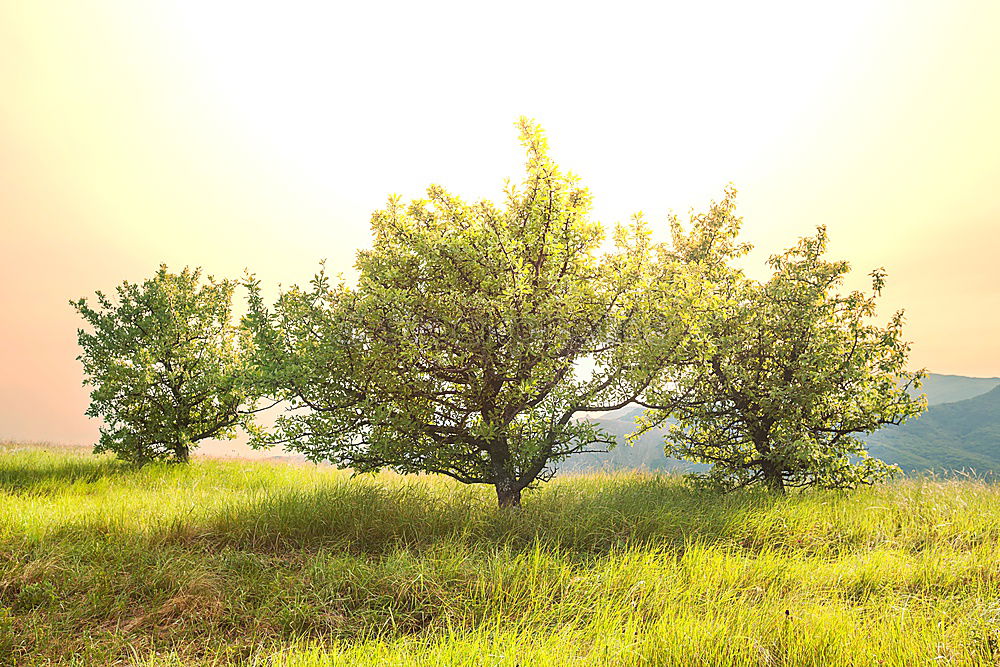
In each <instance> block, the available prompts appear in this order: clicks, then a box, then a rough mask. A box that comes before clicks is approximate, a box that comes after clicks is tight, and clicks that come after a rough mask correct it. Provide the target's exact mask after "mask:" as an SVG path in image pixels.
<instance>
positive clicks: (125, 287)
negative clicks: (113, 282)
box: [70, 265, 248, 464]
mask: <svg viewBox="0 0 1000 667" xmlns="http://www.w3.org/2000/svg"><path fill="white" fill-rule="evenodd" d="M200 277H201V271H200V270H199V269H196V270H194V271H192V270H189V269H187V268H185V269H184V270H183V271H182V272H181V273H179V274H175V273H168V272H167V267H166V266H162V265H161V266H160V270H159V271H157V273H156V275H154V276H153V277H152V278H151V279H149V280H146V281H145V282H143V283H142V284H134V283H129V282H127V281H126V282H123V283H122V284H121V285H119V286H118V287H117V288H116V291H117V295H118V298H117V300H116V301H113V300H112V299H110V298H108V297H107V296H105V295H104V294H102V293H101V292H97V307H96V308H94V307H91V305H90V304H89V303H88V302H87V300H86V299H80V300H79V301H72V302H70V303H71V305H73V307H74V308H76V310H77V312H79V313H80V315H81V316H82V317H83V319H84V320H85V321H86V322H87V324H88V325H90V327H91V328H92V330H93V331H92V333H88V332H87V331H85V330H83V329H80V330H78V332H77V335H78V341H79V343H80V347H81V348H83V352H82V353H81V354H80V356H79V357H78V359H79V360H80V361H81V362H83V369H84V373H85V374H86V377H85V379H84V384H85V385H88V384H89V385H91V386H93V387H94V389H93V391H92V392H91V394H90V398H91V403H90V408H89V409H88V410H87V415H88V416H91V417H99V418H102V419H103V420H104V425H103V426H102V427H101V439H100V442H99V443H98V444H97V446H96V447H95V451H98V452H102V451H112V452H115V453H116V454H117V455H118V456H119V457H121V458H123V459H126V460H128V461H133V462H136V463H140V464H141V463H145V462H148V461H154V460H170V461H175V462H181V463H183V462H186V461H187V460H188V458H189V456H190V452H191V448H192V447H194V446H195V445H196V443H198V442H199V441H201V440H203V439H205V438H232V437H234V436H235V427H236V426H238V425H240V424H244V425H245V424H247V423H248V421H247V420H248V414H247V413H246V412H245V411H244V408H245V407H246V405H247V403H248V398H247V395H248V393H247V384H248V383H247V382H245V379H244V364H243V359H242V355H241V352H240V346H239V345H238V341H237V332H238V330H237V328H236V327H235V326H234V324H233V321H232V314H231V305H232V296H233V289H234V287H235V283H234V282H232V281H227V280H223V281H215V280H214V279H212V278H209V279H208V282H207V284H201V283H200Z"/></svg>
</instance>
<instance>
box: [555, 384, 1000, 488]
mask: <svg viewBox="0 0 1000 667" xmlns="http://www.w3.org/2000/svg"><path fill="white" fill-rule="evenodd" d="M920 392H921V393H922V394H924V395H925V396H926V397H927V403H928V406H930V407H929V409H928V411H927V412H926V413H925V414H923V415H921V416H920V418H919V419H916V420H912V421H910V422H908V423H907V424H905V425H903V426H902V427H901V428H895V427H887V428H886V429H883V430H882V431H880V432H878V433H876V434H874V435H872V436H870V438H869V440H868V441H869V446H870V451H871V452H872V454H873V455H875V456H877V457H878V458H880V459H882V460H884V461H887V462H889V463H895V464H896V465H899V466H900V467H901V468H902V469H903V470H904V471H918V472H923V471H949V470H969V469H975V470H977V471H983V472H985V471H989V470H993V471H998V472H1000V393H998V392H1000V378H971V377H964V376H960V375H939V374H937V373H931V374H930V375H929V376H928V377H927V378H925V379H924V383H923V387H922V388H921V390H920ZM952 403H954V407H945V405H946V404H949V405H950V404H952ZM641 412H642V410H641V409H638V408H625V409H623V410H619V411H617V412H615V413H611V414H607V415H603V416H602V417H600V418H598V419H594V420H593V421H595V422H597V423H598V424H599V425H600V426H601V427H602V428H604V429H605V430H607V431H608V432H609V433H613V434H615V435H616V436H617V437H618V442H619V446H618V447H616V448H615V449H613V450H611V451H610V452H606V453H597V454H592V453H588V454H580V455H577V456H575V457H573V458H571V459H570V460H568V461H566V462H564V463H563V464H562V465H561V466H560V470H561V471H562V472H569V473H581V472H591V471H599V470H662V471H678V472H683V471H688V470H696V469H700V468H704V467H706V466H698V465H695V464H692V463H689V462H686V461H679V460H676V459H671V458H668V457H667V456H666V455H665V454H664V453H663V432H662V431H659V430H658V431H651V432H649V433H646V434H644V435H643V436H642V437H641V438H640V439H639V441H638V442H636V444H635V445H633V446H631V447H630V446H628V445H626V444H625V435H626V434H628V433H630V432H631V431H632V430H633V429H634V426H633V419H634V417H635V415H637V414H639V413H641Z"/></svg>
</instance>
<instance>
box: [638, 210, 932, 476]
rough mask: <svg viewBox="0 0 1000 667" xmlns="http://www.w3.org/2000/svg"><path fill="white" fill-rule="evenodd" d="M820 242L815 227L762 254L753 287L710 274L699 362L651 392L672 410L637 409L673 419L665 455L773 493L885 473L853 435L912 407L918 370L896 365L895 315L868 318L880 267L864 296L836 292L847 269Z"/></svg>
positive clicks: (916, 406) (912, 411) (822, 236)
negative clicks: (714, 299)
mask: <svg viewBox="0 0 1000 667" xmlns="http://www.w3.org/2000/svg"><path fill="white" fill-rule="evenodd" d="M826 245H827V235H826V230H825V229H824V228H822V227H820V228H819V230H818V232H817V234H816V235H815V236H814V237H811V238H805V239H802V240H801V241H800V242H799V243H798V245H796V246H795V247H794V248H792V249H790V250H789V251H787V252H786V253H784V254H782V255H777V256H774V257H772V258H771V259H770V266H771V267H772V269H773V275H772V277H771V278H770V279H769V280H768V281H766V282H763V283H760V282H756V281H753V280H748V279H746V278H745V277H743V276H742V275H741V274H739V273H737V272H735V271H730V272H729V274H728V276H724V275H721V274H720V275H719V276H717V277H718V282H717V287H718V298H719V301H718V307H716V308H713V309H712V310H711V311H709V312H708V313H707V314H706V319H705V324H704V326H705V328H704V330H703V336H704V337H703V339H702V340H701V341H700V346H701V360H700V362H699V363H697V364H693V365H691V366H688V367H686V368H685V370H684V371H683V372H682V373H681V374H679V375H678V376H677V377H676V378H675V382H674V383H672V384H671V385H665V386H668V387H669V389H668V390H667V391H664V392H661V393H660V394H659V395H658V396H657V397H655V398H654V399H651V403H656V402H660V403H668V404H669V405H670V408H669V409H668V410H652V411H649V412H647V414H646V416H645V418H644V420H643V426H644V427H646V428H648V427H651V426H653V425H655V424H660V423H663V422H664V421H665V419H666V417H668V416H671V415H672V416H673V417H674V418H675V419H676V423H675V424H674V425H672V426H671V428H670V430H669V432H668V436H667V446H666V449H667V453H668V455H671V456H677V457H681V458H685V459H688V460H692V461H697V462H702V463H710V464H712V468H711V471H710V472H709V473H707V474H706V475H700V476H698V477H700V478H701V479H702V480H703V481H707V482H710V483H712V484H713V485H718V486H721V487H723V488H726V489H732V488H737V487H743V486H746V485H749V484H754V483H763V484H765V485H766V486H768V487H769V488H771V489H773V490H775V491H778V492H783V491H784V490H785V489H786V487H796V486H820V487H828V488H843V487H854V486H856V485H859V484H870V483H872V482H874V481H876V480H878V479H881V478H883V477H885V476H886V475H888V474H891V473H892V472H893V471H894V470H895V468H893V467H891V466H887V465H886V464H884V463H882V462H880V461H877V460H875V459H872V458H870V457H868V455H867V453H866V452H865V449H864V443H863V442H862V441H861V440H860V439H858V438H857V437H855V435H856V434H862V433H872V432H874V431H875V430H877V429H879V428H880V427H882V426H883V425H886V424H900V423H902V421H903V420H905V419H907V418H908V417H912V416H914V415H917V414H919V413H920V412H921V411H922V410H923V409H924V401H923V399H916V398H913V397H912V396H911V394H910V393H909V391H908V390H909V389H910V388H911V387H919V381H920V378H921V377H923V372H917V373H910V372H906V371H905V370H904V368H905V365H906V360H907V354H908V351H909V344H908V343H906V342H905V341H904V340H903V338H902V322H903V316H902V312H898V313H896V314H895V315H894V316H893V318H892V319H891V320H890V321H889V323H888V325H887V326H885V327H879V326H876V325H873V324H871V323H870V319H871V317H872V315H873V314H874V312H875V300H876V297H877V296H878V294H879V293H880V291H881V288H882V286H883V281H884V274H883V273H882V272H881V271H875V272H873V273H872V277H873V291H872V293H871V294H864V293H861V292H858V291H855V292H852V293H850V294H848V295H846V296H842V295H840V294H837V293H834V290H835V289H836V287H837V286H838V285H840V284H841V282H842V281H843V278H844V276H845V274H847V272H848V271H849V267H848V264H847V263H846V262H842V261H841V262H831V261H826V260H824V259H823V258H822V256H823V254H824V252H825V250H826ZM652 407H656V406H652Z"/></svg>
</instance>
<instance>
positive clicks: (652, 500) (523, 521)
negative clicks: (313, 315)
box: [0, 447, 1000, 667]
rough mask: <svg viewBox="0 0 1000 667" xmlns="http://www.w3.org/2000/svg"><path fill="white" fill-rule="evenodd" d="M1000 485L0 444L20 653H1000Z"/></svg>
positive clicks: (10, 637) (317, 661) (843, 656)
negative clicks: (742, 488) (295, 459)
mask: <svg viewBox="0 0 1000 667" xmlns="http://www.w3.org/2000/svg"><path fill="white" fill-rule="evenodd" d="M998 542H1000V487H997V486H991V485H988V484H984V483H980V482H973V481H964V482H959V481H949V482H933V481H927V480H908V481H905V482H900V483H896V484H892V485H888V486H883V487H877V488H873V489H865V490H861V491H858V492H852V493H836V492H808V493H797V494H792V495H790V496H788V497H784V498H778V497H773V496H768V495H763V494H760V493H755V492H746V493H735V494H730V495H726V496H718V495H714V494H711V493H707V492H700V491H693V490H690V489H688V488H686V487H685V486H683V485H682V484H680V483H679V481H678V479H677V478H674V477H671V476H655V475H646V474H637V473H630V474H618V475H594V476H587V477H574V478H567V479H563V480H557V481H554V482H552V483H550V484H547V485H545V486H543V487H542V488H541V489H539V490H536V491H532V492H529V493H528V494H527V495H526V497H525V506H524V509H523V511H520V512H517V511H499V510H497V509H496V508H495V507H494V499H493V498H491V493H490V491H489V489H479V488H469V487H463V486H460V485H457V484H454V483H451V482H449V481H444V480H441V479H437V478H431V477H401V476H395V475H380V476H361V477H356V478H353V479H352V478H350V477H349V476H348V475H346V474H345V473H342V472H339V471H336V470H332V469H329V468H324V467H313V466H294V465H279V464H269V463H261V462H256V463H254V462H245V461H244V462H240V461H228V462H223V461H198V462H196V463H194V464H192V465H190V466H184V467H182V466H148V467H146V468H143V469H141V470H134V469H130V468H127V467H123V466H120V465H118V464H116V463H115V462H113V461H112V460H109V459H107V458H103V457H93V456H90V455H85V454H79V453H66V452H57V451H42V450H20V451H5V450H4V449H3V448H2V447H0V664H15V665H36V664H37V665H41V664H74V665H111V664H121V665H125V664H128V665H181V664H182V665H188V664H247V665H286V666H293V665H294V666H314V665H413V666H416V665H482V664H487V665H504V666H510V667H514V666H515V665H521V666H527V665H581V664H584V665H585V664H591V665H638V664H655V665H868V664H887V665H915V664H938V663H944V664H950V665H982V664H995V663H996V662H997V661H998V660H1000V606H998V605H1000V548H998V547H1000V543H998Z"/></svg>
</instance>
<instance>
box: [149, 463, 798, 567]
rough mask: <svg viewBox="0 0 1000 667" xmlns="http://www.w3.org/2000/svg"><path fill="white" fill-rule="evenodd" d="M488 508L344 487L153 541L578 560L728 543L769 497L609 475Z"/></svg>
mask: <svg viewBox="0 0 1000 667" xmlns="http://www.w3.org/2000/svg"><path fill="white" fill-rule="evenodd" d="M495 502H496V501H495V498H494V497H493V495H492V493H490V492H489V490H488V489H484V488H469V487H462V486H460V485H450V484H449V485H447V486H444V485H439V484H436V485H431V484H424V483H421V482H419V481H407V482H403V483H396V484H392V485H384V484H379V483H377V482H372V481H363V480H358V479H354V480H350V481H345V482H340V483H336V484H331V485H326V486H323V487H320V488H318V489H314V490H310V491H297V492H282V493H276V494H271V495H269V496H267V497H266V498H264V499H261V500H258V501H255V502H253V503H250V504H244V505H232V506H230V507H227V508H225V509H224V510H222V511H220V512H218V513H217V514H215V515H214V516H211V517H209V518H208V519H207V520H204V521H203V522H199V523H198V524H188V525H183V524H178V525H176V526H174V527H173V528H172V529H170V530H168V531H167V532H166V533H165V534H163V535H162V537H163V538H164V539H166V540H167V541H172V540H174V539H182V540H183V539H185V538H186V537H189V538H195V539H207V540H209V541H211V542H214V543H217V544H218V545H219V546H229V547H235V548H241V549H250V550H264V551H277V552H280V551H285V550H297V549H303V548H305V549H310V548H325V549H336V550H343V551H346V552H349V553H356V554H368V555H378V554H385V553H389V552H391V551H393V550H397V549H399V548H406V549H418V550H419V549H423V548H429V547H433V546H434V545H436V544H438V543H441V542H459V543H464V544H467V545H468V546H471V547H474V548H496V547H510V548H514V549H522V548H525V547H529V546H531V545H535V544H541V545H544V546H545V547H546V548H554V549H559V550H564V551H568V552H576V553H579V554H581V555H585V554H600V553H606V552H608V551H610V550H613V549H615V548H617V547H620V546H624V545H628V544H637V543H641V544H648V543H655V544H659V545H662V546H668V547H671V546H672V547H679V548H683V547H684V545H685V544H687V543H689V542H691V541H693V540H694V541H706V540H707V541H714V540H717V539H720V538H724V537H727V536H731V533H732V532H733V530H734V528H735V527H738V526H740V525H742V524H743V523H744V519H745V517H746V515H747V513H748V512H759V511H762V510H765V509H766V508H768V507H770V506H771V505H772V504H773V503H775V502H778V499H777V498H775V497H774V496H771V495H769V494H766V493H757V492H745V493H734V494H728V495H720V494H718V493H713V492H709V491H701V490H695V489H691V488H689V487H687V486H685V485H684V484H682V483H681V482H680V481H679V480H678V479H677V478H672V477H663V476H656V475H617V476H607V477H601V476H598V477H593V478H587V479H584V480H581V479H575V480H573V481H571V482H569V483H566V482H563V483H557V484H552V485H551V486H548V487H543V488H542V489H541V490H539V491H536V492H534V493H532V494H530V495H529V496H528V497H527V498H526V500H525V503H524V508H523V509H521V510H500V509H498V508H497V507H496V506H495Z"/></svg>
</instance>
